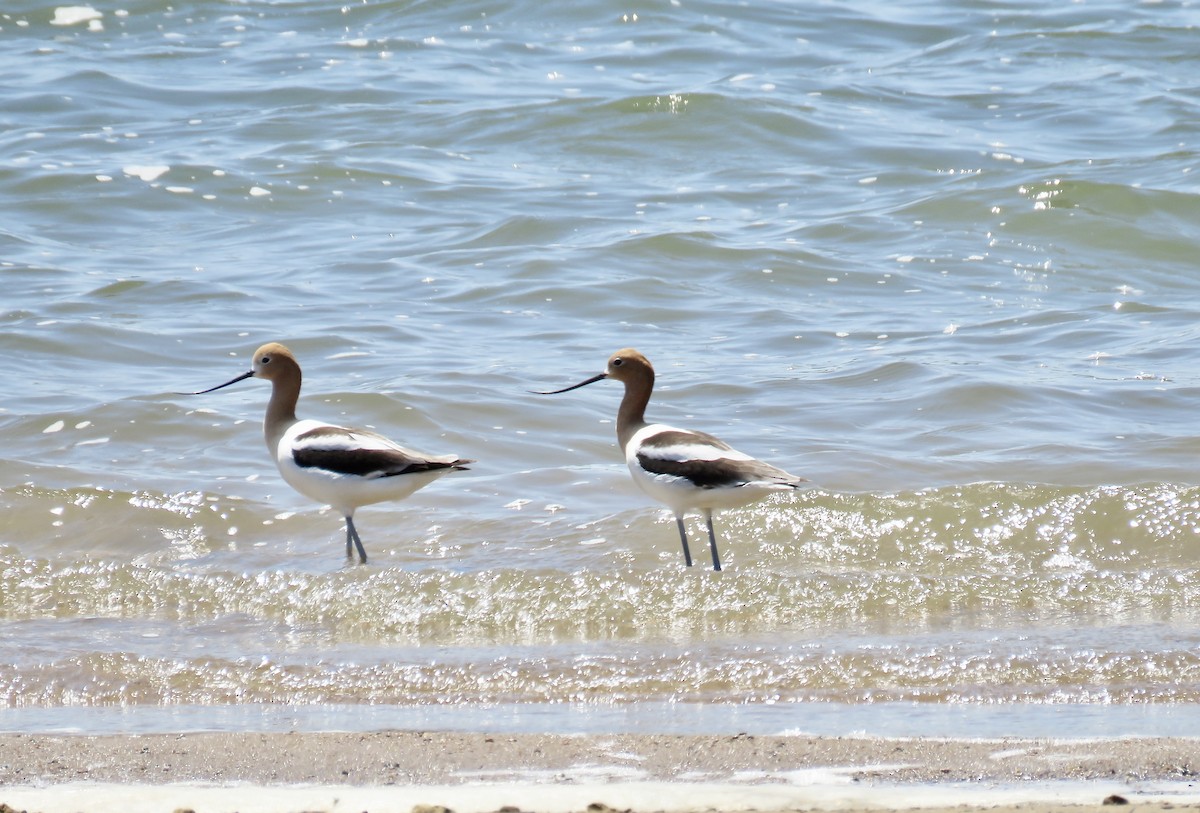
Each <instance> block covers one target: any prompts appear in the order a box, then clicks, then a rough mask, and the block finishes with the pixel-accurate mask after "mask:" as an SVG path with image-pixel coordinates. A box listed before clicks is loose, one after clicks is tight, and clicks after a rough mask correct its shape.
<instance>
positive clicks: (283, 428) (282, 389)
mask: <svg viewBox="0 0 1200 813" xmlns="http://www.w3.org/2000/svg"><path fill="white" fill-rule="evenodd" d="M299 399H300V378H299V376H297V377H296V378H294V379H291V378H287V379H283V378H280V379H276V380H275V381H272V382H271V401H270V402H269V403H268V404H267V417H266V418H265V419H264V420H263V434H264V435H265V436H266V439H267V448H268V449H270V450H271V451H272V452H274V451H275V449H276V448H277V447H278V446H279V441H280V440H281V439H282V438H283V435H284V433H285V432H287V430H288V429H290V428H291V426H292V424H294V423H295V422H296V401H298V400H299Z"/></svg>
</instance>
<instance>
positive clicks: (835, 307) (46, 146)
mask: <svg viewBox="0 0 1200 813" xmlns="http://www.w3.org/2000/svg"><path fill="white" fill-rule="evenodd" d="M1198 25H1200V9H1198V8H1197V6H1196V5H1194V4H1192V3H1186V2H1154V3H1150V2H1147V3H1140V4H1134V5H1131V4H1127V3H1117V2H1086V3H1072V4H1059V5H1049V6H1047V5H1046V4H1042V3H1019V2H1009V3H993V2H989V3H978V2H974V3H945V2H918V3H915V4H912V3H910V4H905V5H904V7H903V8H900V7H897V6H895V5H894V4H885V3H875V2H850V3H838V4H796V3H789V2H763V3H754V4H747V5H739V4H727V3H718V2H691V1H690V0H668V1H667V2H661V3H656V4H654V5H651V6H647V7H644V8H636V7H620V6H613V5H611V4H605V3H598V2H584V3H572V4H567V5H559V6H552V7H548V6H545V5H544V4H533V3H529V2H525V1H524V0H516V2H514V3H510V4H508V5H506V6H493V5H491V4H486V3H466V4H463V3H458V4H440V3H428V2H360V3H355V4H351V5H345V6H329V5H323V4H316V3H312V2H309V0H295V2H289V3H284V4H281V3H264V2H253V0H252V1H251V2H242V3H236V4H233V3H221V2H211V1H210V0H202V1H201V2H188V3H183V4H178V3H175V4H164V3H160V2H155V0H146V2H138V3H134V4H129V5H125V6H123V7H122V8H110V7H103V8H101V7H99V6H97V7H94V8H92V7H88V6H82V7H67V6H63V7H56V6H53V5H45V4H39V3H36V2H19V3H17V4H15V5H13V4H10V5H9V6H7V7H6V8H5V9H4V10H2V11H0V44H2V46H3V47H0V86H2V87H4V88H5V92H4V93H2V94H0V125H2V126H0V205H2V206H3V211H4V213H5V216H4V218H3V219H2V222H0V281H2V283H3V288H2V290H0V348H2V350H3V352H0V381H3V382H4V395H3V397H2V398H0V516H2V517H3V521H0V647H2V648H3V650H4V652H5V654H6V655H7V657H4V658H0V661H3V662H2V663H0V727H5V728H21V727H24V726H28V727H30V728H39V729H55V728H56V727H57V726H58V725H60V723H58V722H56V721H57V720H60V719H69V720H76V719H77V720H79V721H81V722H80V723H79V725H80V726H82V728H83V729H85V730H89V731H99V730H109V729H111V728H118V729H124V728H141V729H161V728H166V729H170V728H172V727H173V726H178V727H179V728H182V729H190V728H191V727H192V726H193V725H197V723H194V722H192V720H193V719H218V720H226V721H228V722H226V723H221V725H227V726H231V727H239V726H245V727H250V728H255V727H258V726H266V727H269V728H274V727H279V726H286V725H292V724H294V725H296V726H301V727H312V728H322V729H323V728H335V729H336V728H341V729H363V728H369V727H373V726H383V727H387V726H393V725H396V726H408V725H413V726H418V725H420V726H429V725H436V726H438V727H442V726H445V727H459V726H461V725H467V724H468V723H466V722H463V721H468V720H476V719H477V718H476V717H475V716H473V715H474V714H475V711H474V710H476V709H479V708H485V709H500V710H506V709H517V711H516V712H513V713H514V714H515V715H516V716H517V717H518V718H520V720H521V722H520V723H519V724H514V725H517V726H518V727H544V728H545V729H547V730H572V728H573V727H574V726H576V725H578V723H577V722H575V720H577V719H578V716H579V714H580V713H582V714H583V715H584V717H588V715H595V717H593V718H590V719H596V720H600V722H597V723H596V725H597V726H599V727H601V728H613V729H625V728H631V729H638V728H639V727H642V726H643V723H640V722H639V721H640V720H643V719H648V718H643V717H642V716H640V715H632V714H630V712H629V711H628V709H629V708H632V707H633V705H637V707H639V708H641V707H646V708H658V709H667V710H671V711H667V712H664V713H663V715H661V716H659V717H658V718H656V719H658V720H659V721H660V722H659V723H658V725H661V726H663V727H665V728H669V729H671V730H680V729H679V728H678V726H681V725H684V724H683V723H681V722H679V720H680V719H681V717H680V715H678V714H677V712H676V711H673V710H675V709H679V708H683V709H686V710H689V711H687V712H685V713H684V714H683V715H682V719H687V718H689V717H690V710H691V709H693V708H696V709H703V711H701V712H697V716H698V717H700V718H701V719H703V720H704V721H705V722H704V723H703V727H705V728H706V729H711V730H717V729H720V730H731V729H734V728H738V726H739V725H745V726H746V727H751V728H755V729H756V730H758V726H760V725H762V726H765V727H766V728H765V730H775V729H773V728H770V726H774V725H775V722H774V721H775V720H776V719H777V718H776V717H774V716H770V717H769V720H770V722H761V723H760V722H759V721H758V718H756V717H754V715H756V714H758V713H759V712H760V710H761V713H762V714H763V715H764V716H763V718H762V720H764V721H766V720H768V716H767V715H775V714H776V713H777V710H778V709H779V708H789V709H792V710H793V711H796V714H795V715H794V716H796V717H798V718H800V720H799V721H798V722H794V723H793V722H788V723H783V724H781V725H783V726H784V727H792V728H796V729H797V730H808V729H807V728H806V727H805V723H804V720H808V719H810V718H811V719H814V720H824V721H825V722H814V723H812V724H813V725H814V726H817V727H818V728H820V731H822V732H828V733H837V732H839V731H846V732H851V731H858V730H863V731H872V732H874V733H885V734H898V735H899V734H917V733H922V732H926V733H930V734H931V735H936V736H956V735H962V736H975V735H976V734H977V732H978V731H980V730H986V731H990V732H992V733H995V734H996V735H1003V734H1006V733H1007V734H1016V733H1022V732H1029V733H1052V734H1055V735H1061V736H1093V735H1103V736H1107V735H1110V734H1111V735H1113V736H1116V735H1118V734H1121V733H1131V732H1132V733H1139V734H1155V733H1178V732H1179V731H1180V729H1179V728H1178V725H1180V724H1178V723H1176V722H1174V721H1177V720H1187V721H1191V719H1192V717H1194V711H1192V709H1193V708H1194V706H1195V704H1196V703H1197V701H1200V642H1198V641H1197V638H1196V634H1195V630H1196V629H1197V624H1198V623H1200V611H1198V609H1197V608H1200V547H1198V545H1197V540H1198V536H1200V531H1198V529H1200V488H1197V486H1196V483H1197V477H1196V474H1195V470H1196V465H1195V461H1196V459H1197V455H1198V453H1200V433H1197V431H1196V428H1195V416H1196V414H1197V412H1198V410H1197V407H1200V388H1198V387H1197V385H1196V379H1195V372H1194V371H1195V370H1196V369H1197V360H1198V359H1197V350H1196V347H1197V346H1198V342H1197V339H1198V338H1200V327H1198V325H1200V286H1198V283H1197V276H1196V270H1195V265H1196V256H1197V250H1196V249H1197V245H1198V244H1200V194H1198V192H1200V186H1198V184H1197V181H1196V178H1195V177H1194V169H1195V168H1196V166H1197V165H1198V162H1200V153H1198V152H1197V144H1196V141H1197V124H1196V123H1197V121H1200V115H1198V114H1200V92H1198V90H1197V88H1198V85H1197V82H1196V79H1195V73H1196V71H1195V67H1196V65H1195V42H1196V31H1197V26H1198ZM273 340H274V341H283V342H285V343H287V344H288V345H289V346H290V347H291V348H292V349H293V350H294V351H295V353H296V354H297V356H298V358H299V359H300V362H301V364H302V365H303V368H304V373H305V390H304V395H303V397H302V399H301V403H300V412H301V414H302V416H310V417H314V418H321V419H326V420H332V421H339V422H347V423H351V424H353V425H365V426H370V427H374V428H376V429H378V430H379V431H382V432H384V433H385V434H388V435H391V436H394V437H396V438H397V439H399V440H400V441H402V442H404V443H406V444H408V445H411V446H414V447H417V448H419V449H425V450H428V451H431V452H453V453H456V454H459V455H461V456H463V457H469V458H473V459H476V460H478V463H477V464H475V465H474V466H473V467H472V470H471V471H470V472H463V473H458V474H457V475H456V476H454V477H447V478H444V479H443V480H441V481H439V482H438V483H436V484H435V485H433V486H430V487H429V488H427V489H425V490H423V491H421V492H419V493H418V494H416V495H414V496H413V497H412V498H411V499H409V500H407V501H405V502H403V503H396V504H384V505H379V506H372V507H368V508H365V509H363V510H362V511H361V512H360V513H359V514H358V516H357V518H356V522H357V525H358V528H359V530H360V532H361V533H362V535H363V538H364V541H365V543H366V545H367V548H368V550H369V551H370V552H371V554H372V564H371V565H370V566H368V567H366V568H355V567H344V566H343V561H342V549H341V546H342V540H343V537H342V529H341V521H340V517H338V516H337V515H336V514H335V513H332V512H329V511H323V510H321V509H320V507H319V506H314V505H311V504H310V503H309V502H307V501H306V500H305V499H304V498H303V497H301V496H299V495H297V494H294V493H293V492H291V491H290V490H289V489H288V488H287V486H286V485H285V484H283V483H282V481H281V480H280V478H279V476H278V474H277V473H276V471H275V470H274V466H273V465H272V463H271V461H270V458H269V457H268V455H267V453H266V450H265V449H264V448H263V444H262V440H261V434H260V429H259V426H258V423H259V421H260V420H261V416H262V409H263V407H264V405H265V402H266V398H267V387H266V385H265V384H263V383H262V382H256V381H248V382H245V383H243V384H241V385H239V386H238V387H237V388H230V389H228V390H222V391H221V392H218V393H212V394H210V395H207V396H186V395H180V394H179V393H185V392H192V391H196V390H199V389H203V388H206V387H210V386H213V385H216V384H219V383H221V382H223V381H226V380H228V379H229V378H231V377H233V376H234V375H236V374H238V373H240V372H242V371H244V370H245V369H247V368H248V365H249V361H250V353H251V352H252V351H253V350H254V348H255V347H257V346H258V345H260V344H262V343H263V342H266V341H273ZM625 346H635V347H637V348H638V349H640V350H641V351H642V352H644V353H645V354H646V355H647V356H648V357H649V358H650V359H651V360H652V361H653V362H654V364H655V366H656V369H657V372H658V386H657V390H656V393H655V398H654V400H653V401H652V403H651V408H650V417H651V418H652V419H655V420H662V421H667V422H671V423H675V424H680V425H684V426H692V427H696V428H700V429H704V430H706V431H709V432H712V433H714V434H717V435H719V436H720V437H722V438H724V439H726V440H728V441H730V442H731V443H733V444H734V445H736V446H737V447H738V448H740V449H743V450H744V451H746V452H749V453H752V454H754V455H756V456H760V457H762V458H764V459H766V460H768V461H770V462H772V463H774V464H776V465H779V466H781V467H783V468H786V469H788V470H789V471H792V472H795V473H796V474H800V475H803V476H804V477H807V478H808V479H809V480H811V481H812V483H813V487H812V488H811V489H810V490H808V491H806V492H804V493H802V494H799V495H797V496H795V497H792V498H783V497H779V498H774V499H771V500H769V501H766V502H764V503H761V504H759V505H757V506H754V507H751V508H747V509H743V510H739V511H733V512H727V513H725V514H723V515H721V516H719V517H718V520H717V526H718V531H719V533H720V534H721V536H722V540H723V549H722V553H723V554H724V557H725V560H726V564H727V566H728V567H727V570H726V571H725V572H724V573H722V574H719V575H715V574H712V573H711V572H707V571H705V570H704V569H703V568H699V567H698V568H694V569H693V571H686V570H685V569H684V568H683V567H682V562H681V558H682V557H681V556H680V554H679V551H678V540H677V537H676V535H675V530H674V527H673V522H672V521H671V519H670V517H669V516H664V515H663V513H662V512H661V510H660V509H658V508H657V507H656V506H654V505H652V504H650V503H649V502H648V501H647V500H646V498H645V497H644V496H643V495H641V494H640V492H638V491H636V489H635V488H634V486H633V485H632V483H631V482H630V481H629V478H628V474H627V472H626V471H625V470H624V467H623V465H622V463H621V454H620V452H619V450H618V449H617V448H616V445H615V443H614V440H615V438H614V436H613V419H614V417H615V410H616V404H617V402H618V400H619V386H618V385H617V384H615V383H612V382H608V383H606V384H598V385H596V386H593V387H589V388H587V389H585V390H581V391H578V392H575V393H570V394H564V395H561V396H557V397H555V398H538V397H535V396H532V395H530V394H529V393H528V391H529V390H537V389H552V388H557V387H560V386H566V385H567V384H571V383H574V382H576V381H579V380H581V379H582V378H584V377H586V376H590V375H593V374H595V373H597V372H600V371H601V369H602V367H603V364H604V360H605V359H606V358H607V356H608V355H609V354H610V353H611V352H612V351H613V350H616V349H617V348H620V347H625ZM692 531H693V533H698V532H699V531H700V529H699V526H697V525H695V524H693V525H692ZM267 704H282V707H283V708H284V709H286V711H284V712H280V714H281V715H282V716H281V717H270V718H269V719H266V718H262V717H260V710H261V709H262V708H263V707H264V706H265V705H267ZM579 708H582V709H584V711H583V712H578V709H579ZM880 708H886V709H893V710H894V711H892V712H889V713H886V714H884V715H882V718H881V719H883V720H884V721H885V722H882V723H880V724H879V727H878V730H877V731H876V729H875V728H873V726H874V725H875V723H873V722H872V721H873V720H875V719H876V716H877V712H878V710H879V709H880ZM913 708H915V709H916V710H917V711H916V712H915V713H910V709H913ZM379 709H395V710H397V711H396V714H397V715H398V716H396V717H388V716H387V715H386V714H384V712H381V711H380V710H379ZM456 709H457V710H460V711H456ZM572 709H575V710H576V711H571V710H572ZM1160 709H1161V711H1160ZM797 710H798V711H797ZM85 712H86V713H85ZM76 713H79V716H78V717H76V716H75V715H76ZM508 713H509V712H507V711H501V712H499V713H498V714H497V715H496V716H495V717H494V718H493V717H488V718H482V719H487V720H491V721H492V723H494V725H496V726H498V727H505V726H508V725H510V723H508V722H506V718H505V715H506V714H508ZM193 714H194V715H197V717H196V718H193V717H192V716H190V715H193ZM293 715H294V716H293ZM746 715H750V716H749V717H747V716H746ZM923 720H932V721H933V722H931V723H926V722H922V721H923ZM9 721H16V722H9ZM289 721H294V723H293V722H289ZM431 721H432V722H431ZM531 721H532V722H531ZM470 724H472V725H474V724H477V723H470ZM689 724H690V723H689ZM589 725H590V724H589ZM644 725H647V726H648V725H649V723H646V724H644ZM821 726H824V728H821ZM1191 730H1195V727H1194V726H1192V729H1191Z"/></svg>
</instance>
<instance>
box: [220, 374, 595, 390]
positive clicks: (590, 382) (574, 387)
mask: <svg viewBox="0 0 1200 813" xmlns="http://www.w3.org/2000/svg"><path fill="white" fill-rule="evenodd" d="M605 378H608V373H600V375H594V376H592V377H591V378H589V379H588V380H587V381H580V382H579V383H578V384H573V385H571V386H570V387H564V388H563V389H561V390H551V391H550V392H541V391H539V390H530V392H532V393H533V394H534V395H558V394H559V393H560V392H570V391H571V390H577V389H579V388H580V387H586V386H587V385H588V384H595V383H596V382H597V381H600V380H602V379H605ZM229 383H231V384H232V383H233V382H232V381H231V382H229Z"/></svg>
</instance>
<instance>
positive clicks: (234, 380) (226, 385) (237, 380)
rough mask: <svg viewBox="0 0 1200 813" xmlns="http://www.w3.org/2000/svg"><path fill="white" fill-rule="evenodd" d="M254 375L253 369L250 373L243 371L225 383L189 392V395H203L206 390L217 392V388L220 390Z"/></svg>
mask: <svg viewBox="0 0 1200 813" xmlns="http://www.w3.org/2000/svg"><path fill="white" fill-rule="evenodd" d="M252 375H254V371H253V370H251V371H250V372H248V373H242V374H241V375H239V376H238V377H237V378H234V379H231V380H229V381H226V382H225V383H224V384H218V385H217V386H215V387H209V388H208V389H206V390H200V392H189V393H188V395H203V394H204V393H206V392H215V391H216V390H220V389H224V388H225V387H228V386H229V385H230V384H236V383H238V382H239V381H245V380H246V379H247V378H249V377H250V376H252Z"/></svg>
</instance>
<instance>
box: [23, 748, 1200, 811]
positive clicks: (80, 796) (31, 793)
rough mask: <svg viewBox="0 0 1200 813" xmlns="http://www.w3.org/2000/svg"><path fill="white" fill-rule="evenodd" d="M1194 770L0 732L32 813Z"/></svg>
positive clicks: (808, 798) (692, 793) (1190, 754)
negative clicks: (35, 812)
mask: <svg viewBox="0 0 1200 813" xmlns="http://www.w3.org/2000/svg"><path fill="white" fill-rule="evenodd" d="M1197 771H1200V739H1190V738H1153V737H1150V738H1138V739H1122V740H1061V741H1060V740H1051V739H1016V738H1011V739H1009V738H1005V739H997V740H986V741H985V740H979V741H975V740H951V739H906V738H897V739H885V738H877V737H861V738H859V737H809V736H750V735H745V734H739V735H735V736H707V735H650V734H620V735H607V736H606V735H581V736H570V735H557V734H486V733H458V732H412V731H382V732H375V733H365V734H364V733H188V734H137V735H119V734H117V735H75V734H62V735H59V734H53V735H50V734H0V804H8V805H9V806H10V807H11V808H13V809H14V810H17V811H21V810H28V811H30V813H34V811H37V813H60V812H61V813H68V811H71V812H73V813H89V811H92V810H97V811H98V810H111V809H119V810H123V811H128V813H137V812H138V811H141V810H145V811H152V810H154V811H161V810H175V809H181V810H188V809H192V810H197V811H202V812H203V813H209V812H210V811H224V810H228V811H235V810H236V811H238V813H299V811H317V810H321V811H330V813H333V812H334V811H341V810H347V811H349V810H354V811H356V813H362V811H369V813H379V811H389V810H390V811H401V812H402V813H411V811H412V810H413V809H414V808H415V807H419V806H422V805H432V806H433V808H434V809H439V808H442V807H445V808H449V809H450V810H453V811H454V813H491V811H498V810H500V809H501V808H506V807H507V808H516V809H517V810H520V811H524V812H525V813H560V811H561V813H569V812H570V811H584V810H586V809H587V808H588V805H593V804H596V805H602V806H607V808H611V809H612V810H615V811H625V810H635V811H643V810H644V811H651V810H653V811H680V812H683V811H708V810H720V811H742V810H759V811H783V810H856V811H857V810H863V811H865V810H908V809H914V808H917V807H920V808H926V809H951V810H976V809H983V808H997V807H1003V806H1010V807H1011V806H1016V805H1019V806H1020V809H1021V810H1025V811H1034V812H1035V813H1037V812H1038V811H1043V810H1049V809H1050V808H1048V807H1045V806H1047V805H1049V806H1051V807H1055V808H1056V807H1061V806H1064V805H1067V806H1072V807H1078V808H1079V809H1081V810H1082V809H1087V808H1089V807H1096V808H1097V809H1099V808H1100V807H1101V806H1103V807H1104V809H1106V810H1111V809H1112V808H1111V806H1109V805H1103V804H1102V803H1103V802H1104V800H1105V799H1106V798H1110V797H1121V798H1124V799H1126V800H1127V801H1129V802H1130V803H1132V804H1135V805H1146V804H1151V805H1156V806H1170V807H1171V808H1173V809H1175V810H1200V773H1197ZM1110 804H1111V803H1110ZM0 810H2V808H0ZM596 810H597V811H600V813H604V810H605V808H604V807H601V808H596Z"/></svg>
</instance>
